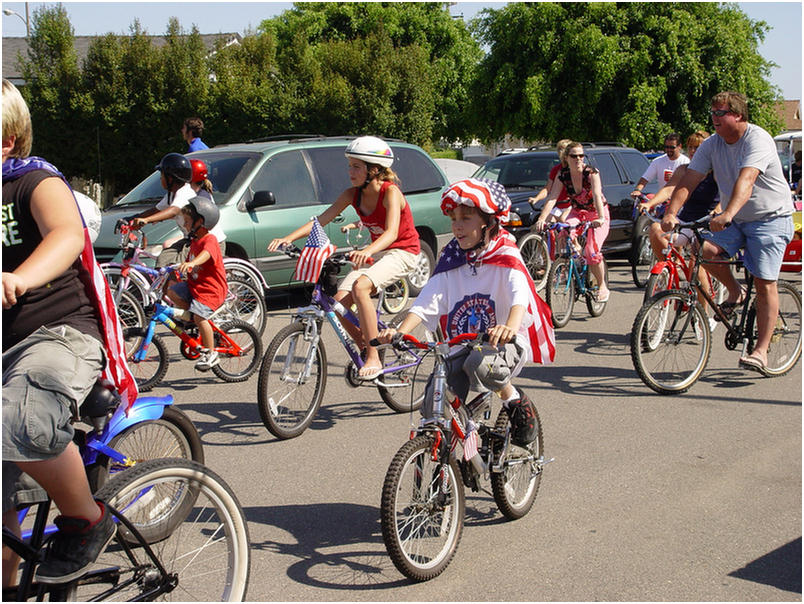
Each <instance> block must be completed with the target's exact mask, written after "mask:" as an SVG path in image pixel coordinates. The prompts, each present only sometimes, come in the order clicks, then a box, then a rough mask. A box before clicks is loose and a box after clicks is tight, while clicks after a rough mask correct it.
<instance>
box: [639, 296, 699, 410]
mask: <svg viewBox="0 0 804 604" xmlns="http://www.w3.org/2000/svg"><path fill="white" fill-rule="evenodd" d="M646 342H648V343H649V344H648V345H646ZM711 347H712V338H711V334H710V332H709V322H708V321H707V318H706V314H705V313H704V311H703V309H702V308H701V305H700V304H698V303H697V302H696V301H695V299H694V297H693V298H692V300H690V295H689V294H688V293H687V292H684V291H680V290H670V291H667V292H662V293H660V294H658V295H657V296H655V297H654V298H652V299H651V300H650V301H649V302H648V303H647V304H645V305H644V306H643V307H642V308H641V309H640V310H639V312H638V313H637V316H636V318H635V319H634V325H633V327H632V329H631V360H632V361H633V363H634V368H635V369H636V371H637V373H638V374H639V377H640V378H641V379H642V381H643V382H644V383H645V385H646V386H648V387H649V388H651V389H652V390H654V391H656V392H658V393H659V394H679V393H681V392H686V391H687V390H688V389H689V388H690V386H692V385H693V384H694V383H695V382H696V381H698V378H700V377H701V374H702V373H703V370H704V368H706V363H707V362H708V361H709V353H710V350H711Z"/></svg>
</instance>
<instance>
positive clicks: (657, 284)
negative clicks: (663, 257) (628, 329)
mask: <svg viewBox="0 0 804 604" xmlns="http://www.w3.org/2000/svg"><path fill="white" fill-rule="evenodd" d="M657 270H658V269H657ZM672 279H673V278H672V275H671V274H670V269H669V268H668V266H667V265H666V264H665V265H664V266H663V267H662V269H661V270H660V271H659V272H657V273H653V272H651V274H650V277H648V282H647V284H646V285H645V295H644V296H643V297H642V304H647V303H648V300H650V299H651V298H652V297H653V296H655V295H656V294H658V293H659V292H664V291H668V290H669V289H671V287H672Z"/></svg>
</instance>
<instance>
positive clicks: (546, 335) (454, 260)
mask: <svg viewBox="0 0 804 604" xmlns="http://www.w3.org/2000/svg"><path fill="white" fill-rule="evenodd" d="M467 262H468V261H467V258H466V252H465V251H464V250H462V249H461V247H460V245H459V244H458V240H457V239H453V240H452V241H450V242H449V243H448V244H447V245H445V246H444V249H443V250H442V252H441V256H440V257H439V260H438V263H437V264H436V267H435V270H434V271H433V274H438V273H441V272H444V271H448V270H453V269H455V268H458V267H460V266H463V265H464V264H466V263H467ZM475 262H476V263H481V264H492V265H496V266H504V267H507V268H510V269H512V270H517V271H520V272H522V273H523V274H524V275H525V276H526V278H527V281H528V285H529V287H530V296H529V298H530V300H529V303H528V308H527V313H528V315H529V316H530V317H531V318H532V319H533V322H532V323H531V325H530V326H529V327H528V330H527V331H528V340H529V341H530V346H531V351H532V353H533V362H534V363H537V364H540V365H546V364H549V363H552V362H553V361H554V360H555V355H556V337H555V331H554V330H553V314H552V311H551V310H550V307H549V306H548V305H547V304H546V303H545V302H544V300H542V299H541V297H540V296H539V294H537V293H536V285H535V284H534V283H533V279H532V278H531V276H530V273H529V272H528V269H527V267H526V266H525V263H524V261H523V260H522V255H521V254H520V253H519V248H517V246H516V243H515V239H514V237H513V236H512V235H511V234H510V233H508V232H507V231H506V230H505V229H500V232H499V233H498V235H497V237H495V238H494V239H493V240H492V241H491V242H490V243H489V245H488V246H486V248H485V249H483V250H481V251H480V253H479V254H477V257H476V258H475Z"/></svg>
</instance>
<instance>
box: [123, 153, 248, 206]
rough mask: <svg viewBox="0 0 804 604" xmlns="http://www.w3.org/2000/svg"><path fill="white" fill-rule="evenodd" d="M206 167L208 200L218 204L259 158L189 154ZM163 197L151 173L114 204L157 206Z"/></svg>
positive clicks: (241, 155) (225, 154) (160, 188)
mask: <svg viewBox="0 0 804 604" xmlns="http://www.w3.org/2000/svg"><path fill="white" fill-rule="evenodd" d="M192 157H193V158H194V159H200V160H202V161H203V162H204V163H206V164H207V170H208V178H209V180H210V182H212V197H213V198H214V199H215V203H222V202H223V201H225V200H226V199H228V198H229V196H230V195H231V193H232V192H233V191H234V190H235V189H237V187H238V186H239V185H240V183H241V182H242V180H243V178H244V177H245V176H246V175H247V174H248V173H249V172H250V171H251V167H252V166H253V165H254V164H255V163H256V162H257V160H258V159H259V155H258V154H256V153H232V152H221V151H213V152H207V153H204V154H200V153H197V154H193V156H192ZM164 195H165V190H164V189H163V188H162V184H161V179H160V178H159V172H154V173H153V174H151V175H150V176H149V177H148V178H146V179H145V180H143V181H142V182H141V183H140V184H138V185H137V186H136V187H134V188H133V189H132V190H131V191H129V193H127V194H126V195H125V196H123V198H122V199H121V200H120V201H118V202H117V204H115V205H117V206H128V205H142V204H151V203H157V202H158V201H159V200H160V199H162V197H164Z"/></svg>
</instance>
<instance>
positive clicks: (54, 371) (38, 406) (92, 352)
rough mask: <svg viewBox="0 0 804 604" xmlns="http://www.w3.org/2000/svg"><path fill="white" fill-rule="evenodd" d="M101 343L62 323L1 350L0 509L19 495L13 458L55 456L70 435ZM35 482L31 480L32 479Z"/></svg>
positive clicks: (94, 374) (94, 375) (95, 371)
mask: <svg viewBox="0 0 804 604" xmlns="http://www.w3.org/2000/svg"><path fill="white" fill-rule="evenodd" d="M103 363H104V355H103V349H102V347H101V343H100V342H99V341H98V340H97V339H95V338H93V337H92V336H88V335H86V334H83V333H81V332H80V331H78V330H77V329H74V328H73V327H70V326H67V325H60V326H57V327H53V328H48V327H40V328H39V329H37V330H36V331H35V332H34V333H32V334H31V335H30V336H28V337H27V338H25V339H24V340H23V341H22V342H19V343H18V344H16V345H15V346H12V347H11V348H9V349H8V350H6V351H5V352H3V511H6V510H8V509H10V508H11V507H12V506H13V505H16V504H17V503H20V502H24V501H25V498H24V497H23V498H22V499H20V498H19V497H17V498H15V492H16V491H17V490H18V489H19V488H21V487H20V485H21V474H22V473H21V472H20V470H19V468H18V467H17V466H16V464H14V463H12V462H17V461H22V462H26V461H43V460H47V459H51V458H53V457H56V456H58V455H59V454H61V453H62V452H63V451H64V450H65V449H66V447H67V445H68V444H69V443H70V441H71V440H72V438H73V427H72V425H71V424H70V420H71V418H72V416H73V409H74V408H77V406H78V405H80V404H81V403H82V402H83V401H84V399H85V398H86V396H87V394H89V391H90V390H91V389H92V386H94V385H95V381H96V380H97V379H98V376H99V375H100V372H101V369H102V368H103ZM34 484H35V483H34Z"/></svg>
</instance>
